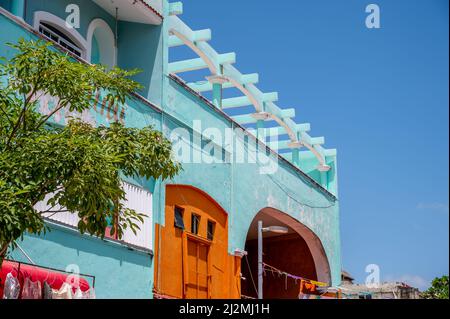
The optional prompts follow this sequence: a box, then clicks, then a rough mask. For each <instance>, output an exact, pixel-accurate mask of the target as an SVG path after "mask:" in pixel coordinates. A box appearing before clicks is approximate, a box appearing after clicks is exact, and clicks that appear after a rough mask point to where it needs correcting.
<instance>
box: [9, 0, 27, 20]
mask: <svg viewBox="0 0 450 319" xmlns="http://www.w3.org/2000/svg"><path fill="white" fill-rule="evenodd" d="M11 13H12V14H14V15H15V16H17V17H19V18H21V19H24V18H25V0H12V3H11Z"/></svg>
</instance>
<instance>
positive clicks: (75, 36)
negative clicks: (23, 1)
mask: <svg viewBox="0 0 450 319" xmlns="http://www.w3.org/2000/svg"><path fill="white" fill-rule="evenodd" d="M41 22H45V23H48V24H50V25H53V26H54V27H57V28H58V29H59V30H60V31H61V32H63V33H65V34H67V36H69V37H70V38H71V39H72V40H73V41H74V42H75V43H76V44H77V46H78V47H79V48H80V49H81V57H82V58H83V59H86V52H87V42H86V40H85V39H84V38H83V36H82V35H81V34H80V33H79V32H78V31H77V30H75V29H74V28H71V29H70V28H68V27H67V25H66V21H64V20H63V19H61V18H60V17H58V16H56V15H54V14H52V13H50V12H46V11H36V12H35V13H34V21H33V28H34V29H35V30H36V31H38V32H39V25H40V23H41Z"/></svg>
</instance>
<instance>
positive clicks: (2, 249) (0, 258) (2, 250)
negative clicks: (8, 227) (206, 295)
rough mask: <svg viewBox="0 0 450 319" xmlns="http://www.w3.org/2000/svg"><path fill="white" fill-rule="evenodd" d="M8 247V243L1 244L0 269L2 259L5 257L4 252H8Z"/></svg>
mask: <svg viewBox="0 0 450 319" xmlns="http://www.w3.org/2000/svg"><path fill="white" fill-rule="evenodd" d="M8 247H9V243H8V244H5V245H2V246H1V248H0V269H1V268H2V265H3V260H4V259H5V257H6V253H7V252H8Z"/></svg>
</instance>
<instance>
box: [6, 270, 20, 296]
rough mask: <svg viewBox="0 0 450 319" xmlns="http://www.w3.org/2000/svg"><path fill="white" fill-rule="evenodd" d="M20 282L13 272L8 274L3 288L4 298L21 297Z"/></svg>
mask: <svg viewBox="0 0 450 319" xmlns="http://www.w3.org/2000/svg"><path fill="white" fill-rule="evenodd" d="M19 295H20V283H19V280H18V279H17V278H16V277H14V275H13V274H12V273H8V274H7V275H6V280H5V285H4V289H3V299H19Z"/></svg>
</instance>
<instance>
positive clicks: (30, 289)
mask: <svg viewBox="0 0 450 319" xmlns="http://www.w3.org/2000/svg"><path fill="white" fill-rule="evenodd" d="M22 299H42V287H41V282H40V281H36V282H33V281H31V279H30V278H28V277H27V278H25V281H24V284H23V289H22Z"/></svg>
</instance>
